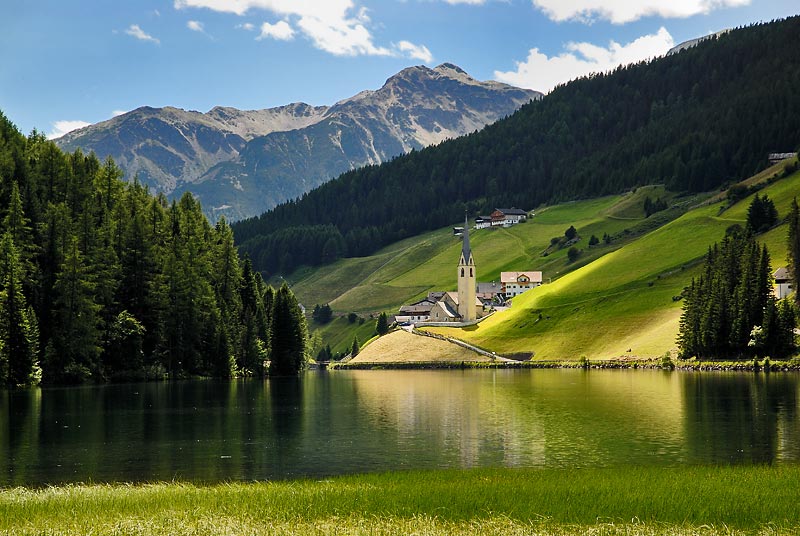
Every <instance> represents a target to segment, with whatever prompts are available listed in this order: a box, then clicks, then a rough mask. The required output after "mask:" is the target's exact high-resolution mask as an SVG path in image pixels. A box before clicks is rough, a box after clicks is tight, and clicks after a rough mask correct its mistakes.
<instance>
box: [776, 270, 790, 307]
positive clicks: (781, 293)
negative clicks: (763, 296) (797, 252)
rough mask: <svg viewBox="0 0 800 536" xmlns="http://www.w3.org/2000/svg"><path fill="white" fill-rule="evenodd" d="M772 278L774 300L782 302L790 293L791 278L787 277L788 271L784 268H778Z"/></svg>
mask: <svg viewBox="0 0 800 536" xmlns="http://www.w3.org/2000/svg"><path fill="white" fill-rule="evenodd" d="M772 277H774V278H775V289H774V292H775V297H776V298H778V299H779V300H782V299H783V298H785V297H786V296H788V295H789V294H791V293H792V278H791V277H790V275H789V270H787V269H786V268H785V267H781V268H778V269H777V270H775V273H774V274H772Z"/></svg>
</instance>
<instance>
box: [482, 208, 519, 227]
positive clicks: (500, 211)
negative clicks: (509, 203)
mask: <svg viewBox="0 0 800 536" xmlns="http://www.w3.org/2000/svg"><path fill="white" fill-rule="evenodd" d="M490 217H491V219H492V226H498V225H503V226H506V227H508V226H511V225H514V224H515V223H519V222H521V221H525V220H526V219H527V218H528V213H527V212H525V211H524V210H521V209H518V208H496V209H494V212H492V215H491V216H490Z"/></svg>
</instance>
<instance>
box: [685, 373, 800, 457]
mask: <svg viewBox="0 0 800 536" xmlns="http://www.w3.org/2000/svg"><path fill="white" fill-rule="evenodd" d="M797 387H798V382H797V378H796V376H795V375H786V374H696V375H690V376H688V377H687V378H686V379H685V381H684V382H683V388H684V399H685V401H686V407H687V410H686V412H687V415H686V418H685V423H686V436H687V444H688V445H689V446H690V447H691V449H692V451H691V454H692V458H693V460H694V461H698V462H708V461H713V462H723V463H761V464H763V463H772V462H775V461H780V460H797V459H798V448H797V439H798V438H800V434H799V433H798V424H797Z"/></svg>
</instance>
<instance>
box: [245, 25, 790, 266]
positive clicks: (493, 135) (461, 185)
mask: <svg viewBox="0 0 800 536" xmlns="http://www.w3.org/2000/svg"><path fill="white" fill-rule="evenodd" d="M798 33H800V18H798V17H794V18H790V19H786V20H782V21H778V22H773V23H769V24H758V25H754V26H750V27H747V28H742V29H739V30H735V31H731V32H728V33H726V34H723V35H721V36H719V37H716V38H711V39H707V40H705V41H703V42H701V43H699V44H698V45H696V46H694V47H691V48H689V49H687V50H683V51H681V52H680V53H677V54H673V55H670V56H667V57H663V58H658V59H655V60H653V61H650V62H642V63H638V64H634V65H629V66H626V67H619V68H617V69H615V70H614V71H613V72H609V73H603V74H596V75H591V76H587V77H583V78H581V79H578V80H575V81H572V82H570V83H568V84H565V85H562V86H559V87H557V88H555V89H554V90H553V91H552V92H551V93H550V94H548V95H547V96H546V97H545V98H543V99H541V100H539V101H534V102H531V103H529V104H527V105H525V106H523V107H522V109H520V110H519V111H518V112H517V113H515V114H513V115H512V116H510V117H508V118H506V119H503V120H500V121H498V122H496V123H494V124H493V125H490V126H488V127H486V128H484V129H483V130H482V131H480V132H476V133H473V134H470V135H468V136H465V137H462V138H458V139H455V140H451V141H447V142H444V143H441V144H439V145H437V146H435V147H428V148H425V149H422V150H419V151H412V152H411V153H409V154H407V155H404V156H400V157H397V158H395V159H394V160H392V161H390V162H387V163H385V164H383V165H380V166H367V167H365V168H361V169H358V170H353V171H350V172H348V173H345V174H343V175H341V176H340V177H338V178H337V179H336V180H333V181H331V182H329V183H327V184H324V185H322V186H320V187H319V188H317V189H315V190H313V191H311V192H309V193H307V194H305V195H303V196H302V197H301V198H299V199H297V200H294V201H290V202H287V203H284V204H282V205H280V206H278V207H276V208H275V209H273V210H272V211H270V212H267V213H265V214H262V215H261V216H258V217H254V218H250V219H248V220H244V221H241V222H237V223H236V224H235V225H234V226H233V228H234V232H235V235H236V240H237V243H239V244H241V245H242V248H243V250H244V251H246V252H248V253H249V254H250V256H251V258H252V259H253V262H254V266H255V268H256V269H257V270H262V271H264V272H266V273H270V274H272V273H276V271H281V272H285V271H288V270H291V269H293V268H295V267H297V266H299V265H301V264H309V265H314V264H322V263H325V262H328V260H329V259H330V258H331V257H336V256H362V255H367V254H371V253H372V252H374V251H376V250H377V249H379V248H380V247H383V246H385V245H387V244H390V243H392V242H395V241H397V240H400V239H403V238H406V237H409V236H414V235H416V234H419V233H421V232H423V231H427V230H431V229H436V228H440V227H444V226H447V225H450V224H452V222H455V221H459V220H460V219H461V218H463V214H464V210H465V208H466V209H467V210H469V211H470V213H473V214H478V213H482V212H486V211H488V210H491V209H492V208H494V207H497V206H521V207H535V206H538V205H540V204H542V203H553V202H560V201H565V200H571V199H578V198H589V197H596V196H600V195H606V194H614V193H619V192H621V191H624V190H627V189H630V188H632V187H635V186H639V185H645V184H664V185H665V186H666V187H667V188H668V189H670V190H672V191H679V192H680V191H689V192H698V191H708V190H711V189H714V188H718V187H719V186H721V185H723V184H726V183H729V182H731V181H737V180H740V179H741V178H743V177H748V176H750V175H751V174H753V173H754V172H756V171H758V170H759V169H761V168H763V167H764V166H765V164H766V158H767V154H768V153H769V152H772V151H775V150H797V132H798V131H800V92H797V91H796V88H797V87H800V55H798V54H797V53H796V36H797V35H798ZM309 235H315V236H313V237H312V236H309ZM295 237H302V238H303V240H305V241H307V242H309V243H313V246H314V247H313V248H311V249H308V248H301V247H300V245H299V243H298V242H296V241H294V240H293V238H295ZM326 244H327V247H326ZM287 247H288V249H286V248H287Z"/></svg>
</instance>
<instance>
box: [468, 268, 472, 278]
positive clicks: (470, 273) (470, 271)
mask: <svg viewBox="0 0 800 536" xmlns="http://www.w3.org/2000/svg"><path fill="white" fill-rule="evenodd" d="M469 276H470V277H472V268H470V269H469Z"/></svg>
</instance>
